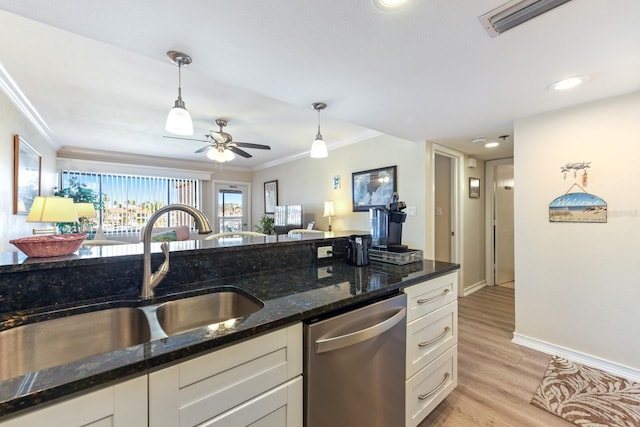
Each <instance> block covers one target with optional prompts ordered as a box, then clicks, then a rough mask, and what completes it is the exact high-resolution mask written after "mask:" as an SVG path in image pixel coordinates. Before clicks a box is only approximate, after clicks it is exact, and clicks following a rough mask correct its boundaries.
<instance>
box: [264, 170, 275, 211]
mask: <svg viewBox="0 0 640 427" xmlns="http://www.w3.org/2000/svg"><path fill="white" fill-rule="evenodd" d="M276 206H278V180H277V179H276V180H274V181H267V182H265V183H264V213H267V214H272V213H274V212H275V211H276Z"/></svg>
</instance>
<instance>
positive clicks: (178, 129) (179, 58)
mask: <svg viewBox="0 0 640 427" xmlns="http://www.w3.org/2000/svg"><path fill="white" fill-rule="evenodd" d="M167 56H168V57H169V59H170V60H171V62H173V63H174V64H177V65H178V99H176V102H175V104H174V105H173V108H172V109H171V111H169V115H168V116H167V123H166V125H165V130H166V131H167V132H171V133H173V134H176V135H193V122H192V121H191V116H190V115H189V112H188V111H187V108H186V107H185V105H184V101H183V100H182V87H181V86H182V75H181V72H180V70H181V68H182V66H183V65H189V64H191V57H190V56H189V55H187V54H186V53H182V52H178V51H175V50H170V51H169V52H167Z"/></svg>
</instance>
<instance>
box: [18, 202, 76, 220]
mask: <svg viewBox="0 0 640 427" xmlns="http://www.w3.org/2000/svg"><path fill="white" fill-rule="evenodd" d="M27 222H78V213H77V212H76V207H75V205H74V203H73V199H69V198H67V197H54V196H50V197H42V196H36V198H35V200H34V201H33V205H31V209H30V210H29V215H27Z"/></svg>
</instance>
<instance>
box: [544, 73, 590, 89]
mask: <svg viewBox="0 0 640 427" xmlns="http://www.w3.org/2000/svg"><path fill="white" fill-rule="evenodd" d="M586 79H587V78H586V77H585V76H573V77H568V78H566V79H562V80H558V81H557V82H553V83H551V84H550V85H549V89H552V90H567V89H573V88H574V87H576V86H579V85H581V84H582V83H584V81H585V80H586Z"/></svg>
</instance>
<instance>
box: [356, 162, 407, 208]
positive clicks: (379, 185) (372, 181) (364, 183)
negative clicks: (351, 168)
mask: <svg viewBox="0 0 640 427" xmlns="http://www.w3.org/2000/svg"><path fill="white" fill-rule="evenodd" d="M397 185H398V183H397V178H396V167H395V166H387V167H384V168H379V169H371V170H367V171H362V172H353V173H352V174H351V190H352V197H353V212H361V211H368V210H369V208H373V207H384V206H387V205H388V204H389V201H390V200H391V195H392V194H393V193H394V192H396V191H398V190H397Z"/></svg>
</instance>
